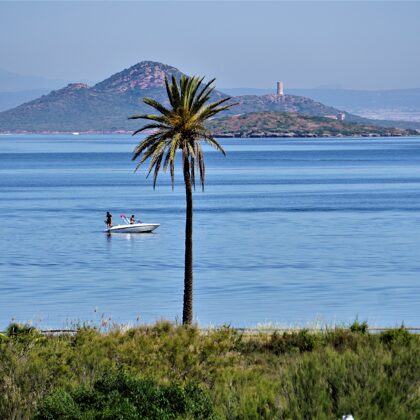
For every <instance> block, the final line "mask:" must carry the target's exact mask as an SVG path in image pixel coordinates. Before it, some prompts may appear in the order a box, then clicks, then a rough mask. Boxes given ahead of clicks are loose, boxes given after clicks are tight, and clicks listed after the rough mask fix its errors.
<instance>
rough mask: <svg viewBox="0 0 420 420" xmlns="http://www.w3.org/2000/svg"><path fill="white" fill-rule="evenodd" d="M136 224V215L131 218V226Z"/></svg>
mask: <svg viewBox="0 0 420 420" xmlns="http://www.w3.org/2000/svg"><path fill="white" fill-rule="evenodd" d="M134 223H136V218H135V217H134V214H132V215H131V217H130V225H134Z"/></svg>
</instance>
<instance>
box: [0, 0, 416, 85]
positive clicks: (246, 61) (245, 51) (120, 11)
mask: <svg viewBox="0 0 420 420" xmlns="http://www.w3.org/2000/svg"><path fill="white" fill-rule="evenodd" d="M419 22H420V2H416V1H409V2H404V1H385V2H382V1H340V0H336V1H325V2H320V1H307V2H305V1H289V2H287V1H271V2H264V1H230V2H226V1H194V2H192V1H185V2H182V1H169V2H168V1H167V2H165V1H156V0H155V1H152V2H146V1H130V2H125V1H106V2H101V1H83V2H76V1H71V2H65V1H54V2H41V1H29V2H23V1H0V60H1V61H0V68H3V69H5V70H8V71H11V72H15V73H20V74H23V75H36V76H42V77H46V78H51V79H60V80H65V81H74V82H76V81H91V82H98V81H100V80H103V79H105V78H106V77H108V76H110V75H111V74H113V73H116V72H118V71H121V70H122V69H124V68H127V67H130V66H132V65H133V64H135V63H137V62H139V61H142V60H154V61H160V62H163V63H165V64H170V65H173V66H175V67H178V68H179V69H180V70H181V71H183V72H185V73H187V74H190V75H191V74H196V75H203V76H207V77H216V78H217V86H219V87H231V88H233V87H255V88H272V87H274V86H275V83H276V81H277V80H283V81H284V83H285V86H286V87H293V88H312V87H319V86H340V87H343V88H347V89H396V88H415V87H417V88H420V71H419V68H420V51H419V50H420V48H419V45H420V24H419Z"/></svg>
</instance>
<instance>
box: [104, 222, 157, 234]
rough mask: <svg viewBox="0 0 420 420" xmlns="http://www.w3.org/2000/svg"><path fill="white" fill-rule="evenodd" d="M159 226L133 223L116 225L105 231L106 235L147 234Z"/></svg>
mask: <svg viewBox="0 0 420 420" xmlns="http://www.w3.org/2000/svg"><path fill="white" fill-rule="evenodd" d="M159 226H160V224H158V223H135V224H132V225H116V226H112V227H111V228H109V229H107V230H106V232H108V233H148V232H153V231H154V230H155V229H157V228H158V227H159Z"/></svg>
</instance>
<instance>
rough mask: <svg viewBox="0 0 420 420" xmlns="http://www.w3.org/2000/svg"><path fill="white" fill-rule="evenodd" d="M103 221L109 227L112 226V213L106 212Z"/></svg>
mask: <svg viewBox="0 0 420 420" xmlns="http://www.w3.org/2000/svg"><path fill="white" fill-rule="evenodd" d="M105 223H106V225H107V226H108V227H109V228H111V227H112V214H111V213H110V212H109V211H107V212H106V219H105Z"/></svg>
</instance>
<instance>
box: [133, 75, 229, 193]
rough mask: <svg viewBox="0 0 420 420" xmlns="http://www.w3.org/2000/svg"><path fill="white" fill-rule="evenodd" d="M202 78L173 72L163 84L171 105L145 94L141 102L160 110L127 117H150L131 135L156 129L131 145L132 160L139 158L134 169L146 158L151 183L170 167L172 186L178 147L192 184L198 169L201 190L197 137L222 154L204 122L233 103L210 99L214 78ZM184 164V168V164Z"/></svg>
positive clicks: (200, 151)
mask: <svg viewBox="0 0 420 420" xmlns="http://www.w3.org/2000/svg"><path fill="white" fill-rule="evenodd" d="M203 80H204V78H202V77H201V78H200V77H196V76H193V77H186V76H184V75H183V76H181V77H180V78H179V80H177V78H176V77H175V75H172V76H171V79H170V80H168V79H167V78H165V88H166V93H167V95H168V100H169V104H170V106H169V107H167V106H164V105H163V104H161V103H159V102H158V101H156V100H154V99H152V98H144V99H143V102H144V103H145V104H147V105H149V106H151V107H152V108H154V110H156V111H158V112H159V113H160V114H159V115H155V114H138V115H133V116H131V117H129V118H130V119H144V120H148V121H151V122H150V123H148V124H146V125H145V126H144V127H141V128H139V129H137V130H135V131H134V132H133V135H136V134H139V133H142V132H144V131H145V130H148V129H150V130H155V132H153V133H152V134H150V135H148V136H147V137H146V138H145V139H143V140H142V141H141V142H140V143H139V144H138V145H137V146H136V148H135V149H134V151H133V156H132V160H138V163H137V166H136V168H135V170H138V168H139V167H140V166H141V165H143V164H144V163H145V162H146V161H147V160H150V162H149V169H148V174H147V176H149V175H150V174H152V173H153V187H154V188H155V186H156V183H157V178H158V175H159V172H160V170H161V169H162V168H163V170H164V171H165V172H166V171H167V170H168V169H169V172H170V176H171V183H172V189H173V188H174V183H175V161H176V155H177V151H179V150H182V154H183V158H182V162H183V165H187V164H188V166H189V174H190V179H191V183H192V185H193V186H194V188H195V185H196V176H197V171H198V172H199V177H200V185H201V188H202V189H203V190H204V183H205V163H204V153H203V149H202V146H201V144H200V141H201V140H202V141H203V142H205V143H208V144H209V145H210V146H211V147H213V148H215V149H216V150H218V151H220V152H221V153H223V154H225V151H224V150H223V148H222V146H221V145H220V144H219V143H218V142H217V141H216V140H215V139H214V137H213V136H212V135H211V132H210V131H209V130H208V129H207V128H206V126H205V122H206V121H207V120H208V119H209V118H211V117H213V116H214V115H216V114H218V113H220V112H222V111H224V110H227V109H229V108H231V107H232V106H234V105H235V104H234V103H228V101H229V100H230V99H231V98H230V97H226V98H222V99H219V100H217V101H215V102H212V103H209V101H210V96H211V95H212V93H213V91H214V89H215V88H214V86H212V84H213V82H214V80H215V79H212V80H210V81H209V82H207V83H206V84H204V86H203ZM184 168H186V167H185V166H184Z"/></svg>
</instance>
